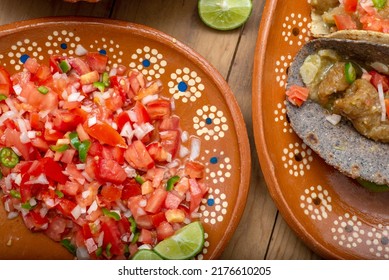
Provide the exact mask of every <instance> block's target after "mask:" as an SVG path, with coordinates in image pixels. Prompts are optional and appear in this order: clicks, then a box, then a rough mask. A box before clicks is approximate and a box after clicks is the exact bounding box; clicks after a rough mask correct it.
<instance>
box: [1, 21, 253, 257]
mask: <svg viewBox="0 0 389 280" xmlns="http://www.w3.org/2000/svg"><path fill="white" fill-rule="evenodd" d="M90 20H91V19H85V18H75V19H73V20H72V19H64V18H57V19H39V20H31V21H26V22H22V23H18V27H19V28H18V29H17V30H16V31H15V30H14V29H13V28H14V26H12V25H10V26H3V27H0V63H1V65H2V66H3V67H6V68H7V69H9V71H10V72H15V71H20V70H21V69H22V68H23V63H24V62H25V61H26V60H27V58H28V57H34V58H36V59H38V60H39V61H40V62H41V63H44V62H46V63H47V64H48V63H49V58H50V56H51V55H58V56H65V55H71V56H74V55H76V54H77V53H78V52H77V50H80V49H86V50H87V51H93V52H99V53H101V54H103V55H107V56H108V57H109V58H110V59H109V62H108V66H107V70H109V69H110V68H111V67H117V66H120V65H123V66H126V67H127V68H130V69H135V70H137V71H139V72H141V73H142V74H143V75H144V76H145V77H146V78H147V80H149V81H151V80H155V79H160V80H161V82H162V84H163V87H164V91H163V93H164V96H165V97H166V98H168V99H171V100H172V101H174V106H175V107H176V108H175V109H176V113H177V115H178V116H180V117H181V118H180V122H181V126H182V127H183V129H184V130H185V135H186V136H187V139H183V141H182V145H183V147H184V149H186V150H187V151H190V149H191V146H190V145H191V142H192V141H191V139H192V138H193V137H196V138H198V139H200V141H201V150H200V154H199V156H198V157H197V158H192V159H193V160H198V161H202V162H203V163H204V164H205V165H206V172H205V173H206V174H205V178H204V182H205V183H206V184H207V186H208V187H209V189H210V190H209V193H208V195H207V196H206V197H205V198H204V199H203V200H202V204H201V206H200V217H199V218H200V219H201V220H202V222H203V225H204V229H205V232H206V242H205V246H204V249H203V251H202V252H201V253H200V254H199V255H198V258H199V259H210V258H216V257H217V256H218V255H219V254H220V253H221V252H222V250H223V248H224V246H225V245H226V243H227V241H228V239H229V238H230V237H231V236H232V234H233V232H234V230H235V228H236V226H237V224H238V222H239V219H240V217H241V215H242V212H243V209H244V206H245V202H246V196H247V192H248V187H249V177H250V176H249V175H248V174H249V173H250V162H251V159H250V149H249V142H248V136H247V132H246V130H245V129H244V126H245V125H244V121H243V117H242V114H241V113H240V111H239V107H238V105H237V103H236V101H235V99H234V97H233V94H232V92H231V90H230V89H229V87H228V85H227V83H226V82H225V81H224V79H223V78H222V77H221V76H220V74H219V73H218V72H216V71H215V70H214V68H213V67H211V66H210V65H209V64H208V63H207V62H206V61H205V60H204V59H203V58H202V57H200V56H199V55H198V54H196V53H195V52H194V51H192V50H190V49H189V48H188V47H186V46H185V45H183V44H181V43H180V42H178V41H177V40H176V39H173V38H171V37H169V36H168V35H165V34H163V33H160V32H158V31H156V30H152V29H150V28H148V27H144V26H139V25H135V24H130V23H126V22H120V21H110V20H102V19H101V20H97V19H95V20H93V22H91V21H90ZM20 26H22V27H23V28H20ZM98 26H99V27H100V28H99V27H98ZM4 34H7V38H6V40H4V38H3V39H2V40H1V38H2V37H1V36H4ZM20 38H23V39H20ZM214 97H217V98H214ZM237 128H239V129H237ZM215 147H217V148H215ZM188 156H189V155H188V153H186V154H185V156H184V157H183V158H181V159H180V160H181V161H183V160H184V159H185V157H188ZM233 170H240V172H233ZM1 208H2V207H0V224H1V225H3V224H6V225H7V226H2V227H0V258H11V259H12V258H32V259H39V258H43V259H48V258H49V259H50V258H54V259H56V258H68V257H69V255H68V254H67V253H66V250H63V251H61V250H62V247H61V246H60V245H58V244H53V243H52V241H50V240H49V239H48V238H46V237H44V236H43V235H42V236H40V235H33V234H31V233H30V232H28V230H26V229H25V228H24V226H23V225H22V223H20V221H19V222H18V221H7V219H6V217H5V213H4V210H3V209H1ZM8 225H9V226H8ZM9 228H12V230H11V231H9V230H7V229H9ZM10 236H11V237H12V240H13V243H14V244H13V246H12V248H11V249H10V248H9V246H6V243H7V241H9V240H10ZM38 248H39V249H38ZM53 248H55V250H53Z"/></svg>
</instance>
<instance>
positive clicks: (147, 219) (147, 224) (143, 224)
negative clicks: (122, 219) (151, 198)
mask: <svg viewBox="0 0 389 280" xmlns="http://www.w3.org/2000/svg"><path fill="white" fill-rule="evenodd" d="M135 221H136V225H137V227H138V228H142V229H143V228H144V229H152V228H153V227H154V226H153V220H152V217H151V215H140V216H138V217H136V218H135Z"/></svg>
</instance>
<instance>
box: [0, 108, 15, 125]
mask: <svg viewBox="0 0 389 280" xmlns="http://www.w3.org/2000/svg"><path fill="white" fill-rule="evenodd" d="M15 116H16V113H15V112H13V111H8V112H5V113H4V114H2V115H1V117H0V125H2V124H3V123H4V122H5V121H6V120H8V119H13V118H14V117H15Z"/></svg>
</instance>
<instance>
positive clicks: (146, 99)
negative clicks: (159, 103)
mask: <svg viewBox="0 0 389 280" xmlns="http://www.w3.org/2000/svg"><path fill="white" fill-rule="evenodd" d="M158 98H159V96H158V94H151V95H147V96H145V97H143V98H142V103H143V105H146V104H147V103H150V102H151V101H155V100H158Z"/></svg>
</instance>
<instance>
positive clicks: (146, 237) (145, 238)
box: [138, 228, 153, 244]
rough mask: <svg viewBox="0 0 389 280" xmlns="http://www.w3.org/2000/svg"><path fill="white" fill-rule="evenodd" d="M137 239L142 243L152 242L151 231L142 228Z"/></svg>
mask: <svg viewBox="0 0 389 280" xmlns="http://www.w3.org/2000/svg"><path fill="white" fill-rule="evenodd" d="M138 241H139V242H141V243H143V244H153V235H152V232H151V231H150V230H147V229H144V228H142V230H141V231H140V235H139V239H138Z"/></svg>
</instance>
